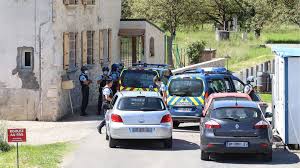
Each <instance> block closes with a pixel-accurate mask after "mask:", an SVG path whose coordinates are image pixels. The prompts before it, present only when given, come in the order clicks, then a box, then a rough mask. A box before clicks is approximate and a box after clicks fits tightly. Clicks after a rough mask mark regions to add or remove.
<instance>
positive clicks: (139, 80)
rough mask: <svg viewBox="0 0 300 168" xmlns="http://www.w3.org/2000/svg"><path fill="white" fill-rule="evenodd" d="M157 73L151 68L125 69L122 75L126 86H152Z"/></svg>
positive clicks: (122, 80)
mask: <svg viewBox="0 0 300 168" xmlns="http://www.w3.org/2000/svg"><path fill="white" fill-rule="evenodd" d="M156 75H157V73H156V72H155V71H150V70H125V71H123V73H122V76H121V83H122V86H124V87H134V88H151V87H154V83H153V78H154V77H155V76H156Z"/></svg>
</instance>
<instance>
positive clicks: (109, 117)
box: [105, 91, 173, 148]
mask: <svg viewBox="0 0 300 168" xmlns="http://www.w3.org/2000/svg"><path fill="white" fill-rule="evenodd" d="M105 119H106V139H107V140H109V147H110V148H114V147H116V146H118V142H119V141H120V140H130V139H151V140H152V139H153V140H154V139H158V140H162V141H163V142H164V146H165V148H172V129H173V123H172V117H171V114H170V113H169V111H168V109H167V108H166V105H165V103H164V102H163V100H162V98H161V96H160V94H159V93H157V92H141V91H136V92H135V91H122V92H119V93H117V94H116V95H115V96H114V98H113V100H112V109H110V110H108V112H107V113H106V116H105Z"/></svg>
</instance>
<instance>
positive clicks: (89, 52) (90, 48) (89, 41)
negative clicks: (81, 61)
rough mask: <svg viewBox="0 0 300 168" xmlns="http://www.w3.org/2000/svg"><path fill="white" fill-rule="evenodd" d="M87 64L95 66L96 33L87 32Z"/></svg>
mask: <svg viewBox="0 0 300 168" xmlns="http://www.w3.org/2000/svg"><path fill="white" fill-rule="evenodd" d="M86 35H87V64H93V50H94V31H87V34H86Z"/></svg>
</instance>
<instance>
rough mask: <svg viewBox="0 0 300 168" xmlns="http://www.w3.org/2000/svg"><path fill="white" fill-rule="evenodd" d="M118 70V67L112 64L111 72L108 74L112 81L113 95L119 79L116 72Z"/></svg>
mask: <svg viewBox="0 0 300 168" xmlns="http://www.w3.org/2000/svg"><path fill="white" fill-rule="evenodd" d="M118 68H119V66H118V65H117V64H113V65H112V66H111V72H110V76H111V78H112V80H113V85H112V88H111V89H112V91H113V94H116V93H117V89H118V82H119V77H120V73H119V72H118Z"/></svg>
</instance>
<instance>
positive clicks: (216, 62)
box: [172, 58, 226, 74]
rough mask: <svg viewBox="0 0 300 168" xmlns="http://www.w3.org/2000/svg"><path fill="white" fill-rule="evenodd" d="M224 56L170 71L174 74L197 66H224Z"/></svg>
mask: <svg viewBox="0 0 300 168" xmlns="http://www.w3.org/2000/svg"><path fill="white" fill-rule="evenodd" d="M225 60H226V59H225V58H217V59H214V60H211V61H207V62H202V63H199V64H194V65H189V66H186V67H183V68H178V69H175V70H173V71H172V72H173V73H174V74H176V73H181V72H183V71H186V70H189V69H197V68H206V67H224V66H225Z"/></svg>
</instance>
